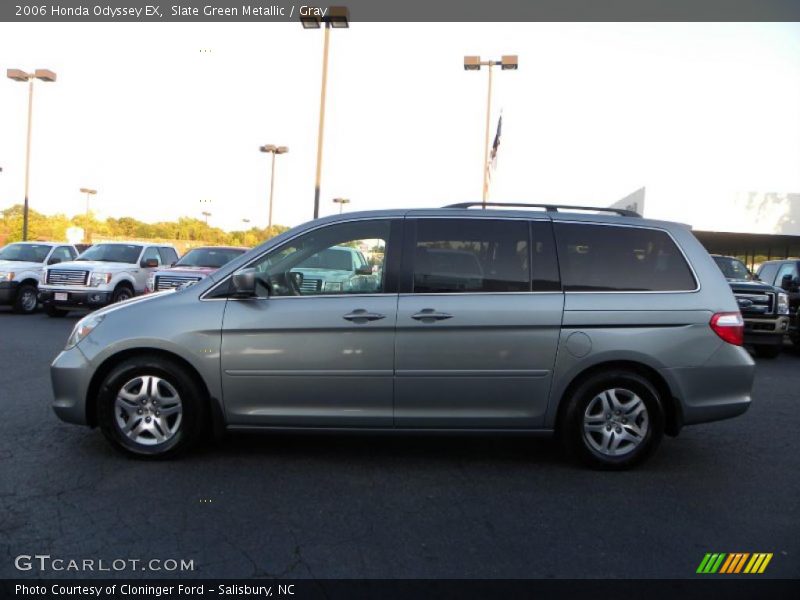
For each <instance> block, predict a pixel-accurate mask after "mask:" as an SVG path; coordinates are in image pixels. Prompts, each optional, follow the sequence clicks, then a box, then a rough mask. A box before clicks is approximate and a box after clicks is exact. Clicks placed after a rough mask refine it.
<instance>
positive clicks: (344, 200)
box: [333, 198, 350, 204]
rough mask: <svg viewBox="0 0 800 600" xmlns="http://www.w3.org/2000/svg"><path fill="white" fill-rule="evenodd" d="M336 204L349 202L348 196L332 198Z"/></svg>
mask: <svg viewBox="0 0 800 600" xmlns="http://www.w3.org/2000/svg"><path fill="white" fill-rule="evenodd" d="M333 201H334V202H335V203H336V204H350V198H334V199H333Z"/></svg>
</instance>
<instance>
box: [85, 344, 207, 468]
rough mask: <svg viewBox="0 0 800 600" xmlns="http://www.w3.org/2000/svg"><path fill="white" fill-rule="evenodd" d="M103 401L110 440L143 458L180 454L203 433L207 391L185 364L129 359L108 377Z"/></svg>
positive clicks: (101, 417)
mask: <svg viewBox="0 0 800 600" xmlns="http://www.w3.org/2000/svg"><path fill="white" fill-rule="evenodd" d="M97 401H98V420H99V424H100V427H101V429H102V430H103V434H104V435H105V437H106V438H107V439H108V440H109V441H110V442H111V443H112V444H113V445H114V446H115V447H116V448H118V449H120V450H122V451H124V452H126V453H128V454H131V455H134V456H137V457H142V458H157V457H166V456H171V455H174V454H177V453H179V452H181V451H183V450H185V449H186V448H188V447H189V446H190V445H191V444H192V443H194V441H195V440H196V438H197V437H198V434H199V433H200V431H201V430H202V425H203V420H204V411H203V408H204V405H205V404H204V397H203V391H202V389H201V388H200V386H198V385H197V383H196V382H195V380H194V378H193V377H192V375H191V374H190V373H189V372H188V371H187V370H186V369H185V368H184V367H183V366H181V365H180V364H178V363H176V362H174V361H171V360H169V359H165V358H161V357H155V356H150V357H148V356H142V357H134V358H130V359H127V360H125V361H123V362H122V363H120V364H119V365H117V366H116V367H115V368H114V369H112V370H111V372H110V373H109V374H108V375H107V376H106V378H105V380H104V381H103V384H102V385H101V386H100V392H99V394H98V398H97Z"/></svg>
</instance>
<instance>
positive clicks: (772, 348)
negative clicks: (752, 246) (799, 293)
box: [712, 255, 789, 358]
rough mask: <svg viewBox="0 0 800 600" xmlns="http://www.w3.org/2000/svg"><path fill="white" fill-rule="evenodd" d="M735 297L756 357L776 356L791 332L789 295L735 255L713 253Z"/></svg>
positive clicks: (745, 338) (746, 341)
mask: <svg viewBox="0 0 800 600" xmlns="http://www.w3.org/2000/svg"><path fill="white" fill-rule="evenodd" d="M712 257H713V258H714V261H715V262H716V263H717V266H718V267H719V268H720V270H721V271H722V274H723V275H725V279H727V280H728V284H729V285H730V286H731V290H733V295H734V296H736V301H737V302H738V304H739V310H740V311H741V313H742V318H743V319H744V343H745V345H746V346H750V347H752V348H753V351H754V352H755V354H756V356H759V357H761V358H775V357H776V356H778V354H780V351H781V348H782V347H783V338H784V336H785V335H786V334H787V333H788V332H789V297H788V295H787V294H786V292H784V291H783V290H782V289H780V288H777V287H775V286H772V285H769V284H768V283H765V282H763V281H760V280H759V279H758V277H756V276H755V275H753V274H752V273H750V271H749V270H748V269H747V267H745V266H744V263H742V261H740V260H739V259H737V258H733V257H732V256H719V255H712Z"/></svg>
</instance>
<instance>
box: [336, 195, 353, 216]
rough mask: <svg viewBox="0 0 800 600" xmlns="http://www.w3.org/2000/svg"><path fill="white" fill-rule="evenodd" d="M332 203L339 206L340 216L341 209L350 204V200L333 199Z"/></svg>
mask: <svg viewBox="0 0 800 600" xmlns="http://www.w3.org/2000/svg"><path fill="white" fill-rule="evenodd" d="M333 202H334V204H338V205H339V214H342V209H343V208H344V205H345V204H350V199H349V198H334V199H333Z"/></svg>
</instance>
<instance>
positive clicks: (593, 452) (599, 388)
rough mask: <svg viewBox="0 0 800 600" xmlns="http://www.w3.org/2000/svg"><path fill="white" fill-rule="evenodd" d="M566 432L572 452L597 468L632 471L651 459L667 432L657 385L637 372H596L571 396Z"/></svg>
mask: <svg viewBox="0 0 800 600" xmlns="http://www.w3.org/2000/svg"><path fill="white" fill-rule="evenodd" d="M567 401H568V402H569V404H568V405H567V410H566V412H565V414H564V419H563V420H562V423H561V431H560V433H561V436H562V440H563V442H564V443H565V445H566V447H567V450H568V452H569V453H570V454H571V455H573V456H575V457H577V458H579V459H580V460H581V461H583V462H584V463H585V464H588V465H589V466H591V467H594V468H598V469H618V470H619V469H628V468H630V467H632V466H634V465H636V464H638V463H640V462H642V461H643V460H644V459H645V458H647V457H648V456H649V455H650V454H651V453H652V452H653V451H654V450H655V449H656V447H657V446H658V444H659V442H660V441H661V438H662V436H663V434H664V410H663V404H662V401H661V398H660V396H659V393H658V391H657V390H656V388H655V387H654V386H653V385H652V384H651V383H650V382H649V381H648V380H647V379H646V378H645V377H643V376H641V375H639V374H638V373H635V372H633V371H624V370H615V371H611V372H605V373H602V372H601V373H596V374H594V375H592V376H590V377H589V378H587V379H586V380H585V381H583V382H582V383H581V384H580V385H578V387H577V388H576V389H575V390H574V392H573V393H572V394H571V396H570V397H569V398H568V399H567Z"/></svg>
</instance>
